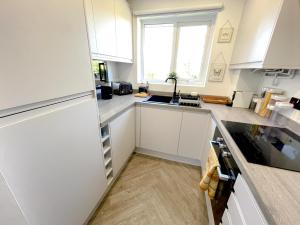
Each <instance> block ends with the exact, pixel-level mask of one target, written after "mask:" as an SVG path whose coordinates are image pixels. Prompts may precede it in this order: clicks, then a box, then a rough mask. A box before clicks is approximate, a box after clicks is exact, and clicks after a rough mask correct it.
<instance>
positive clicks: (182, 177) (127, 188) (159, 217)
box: [90, 154, 208, 225]
mask: <svg viewBox="0 0 300 225" xmlns="http://www.w3.org/2000/svg"><path fill="white" fill-rule="evenodd" d="M199 180H200V169H199V168H197V167H192V166H187V165H184V164H180V163H175V162H170V161H166V160H161V159H157V158H152V157H148V156H144V155H139V154H135V155H134V156H133V157H132V158H131V160H130V161H129V164H128V166H127V167H126V168H125V170H124V171H123V173H122V174H121V176H120V178H119V180H118V181H117V182H116V183H115V185H114V187H113V188H112V190H111V191H110V193H109V194H108V196H107V197H106V199H105V200H104V202H103V204H102V205H101V206H100V208H99V209H98V211H97V212H96V215H95V218H93V220H92V221H91V222H90V225H194V224H197V225H207V224H208V218H207V210H206V205H205V197H204V194H203V193H202V192H200V191H199V189H198V183H199Z"/></svg>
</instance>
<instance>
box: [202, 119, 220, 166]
mask: <svg viewBox="0 0 300 225" xmlns="http://www.w3.org/2000/svg"><path fill="white" fill-rule="evenodd" d="M216 127H217V125H216V123H215V121H214V120H213V118H212V117H211V115H209V118H208V126H207V130H206V131H205V132H206V138H205V140H204V142H205V143H204V148H203V152H202V154H201V165H202V166H205V165H206V161H207V158H208V151H209V149H210V148H211V145H210V141H211V140H212V139H213V137H214V133H215V130H216Z"/></svg>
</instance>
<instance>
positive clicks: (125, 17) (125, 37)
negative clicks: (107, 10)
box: [115, 0, 132, 60]
mask: <svg viewBox="0 0 300 225" xmlns="http://www.w3.org/2000/svg"><path fill="white" fill-rule="evenodd" d="M115 12H116V38H117V57H120V58H124V59H127V60H132V14H131V11H130V8H129V4H128V2H127V0H115Z"/></svg>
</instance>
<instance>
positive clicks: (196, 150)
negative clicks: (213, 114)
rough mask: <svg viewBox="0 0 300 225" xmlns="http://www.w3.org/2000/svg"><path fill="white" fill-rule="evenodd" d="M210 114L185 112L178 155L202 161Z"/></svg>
mask: <svg viewBox="0 0 300 225" xmlns="http://www.w3.org/2000/svg"><path fill="white" fill-rule="evenodd" d="M208 123H209V114H208V113H206V112H183V116H182V123H181V131H180V139H179V148H178V154H179V155H180V156H184V157H187V158H192V159H198V160H200V159H201V155H202V152H203V151H204V147H206V145H205V142H206V141H207V128H208Z"/></svg>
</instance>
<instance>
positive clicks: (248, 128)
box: [222, 121, 300, 172]
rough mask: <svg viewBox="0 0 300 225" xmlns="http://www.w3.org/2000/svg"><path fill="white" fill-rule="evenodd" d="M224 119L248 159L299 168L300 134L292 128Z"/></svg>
mask: <svg viewBox="0 0 300 225" xmlns="http://www.w3.org/2000/svg"><path fill="white" fill-rule="evenodd" d="M222 122H223V124H224V125H225V127H226V129H227V130H228V132H229V133H230V135H231V137H232V138H233V140H234V141H235V143H236V144H237V146H238V147H239V149H240V150H241V152H242V153H243V155H244V157H245V158H246V160H247V161H248V162H250V163H255V164H260V165H265V166H270V167H276V168H281V169H286V170H292V171H297V172H300V137H299V136H298V135H296V134H295V133H293V132H292V131H290V130H288V129H286V128H280V127H269V126H262V125H256V124H247V123H238V122H231V121H222Z"/></svg>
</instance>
